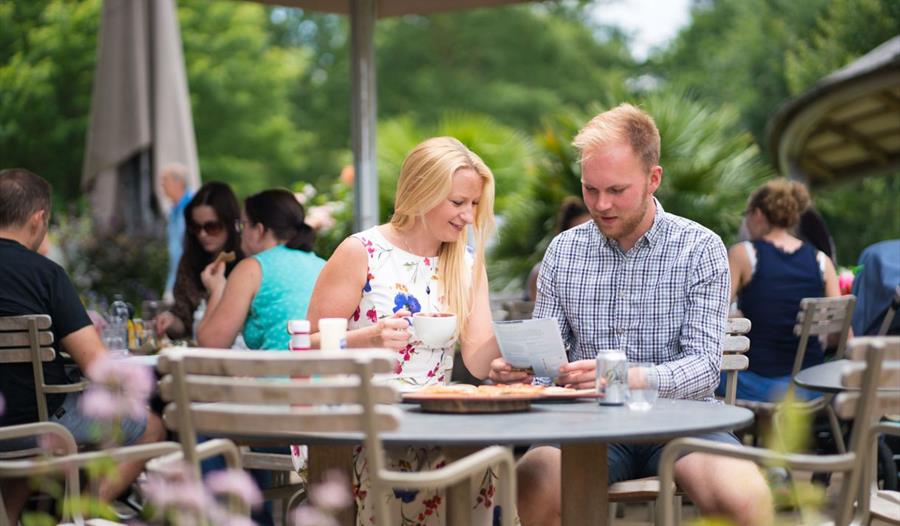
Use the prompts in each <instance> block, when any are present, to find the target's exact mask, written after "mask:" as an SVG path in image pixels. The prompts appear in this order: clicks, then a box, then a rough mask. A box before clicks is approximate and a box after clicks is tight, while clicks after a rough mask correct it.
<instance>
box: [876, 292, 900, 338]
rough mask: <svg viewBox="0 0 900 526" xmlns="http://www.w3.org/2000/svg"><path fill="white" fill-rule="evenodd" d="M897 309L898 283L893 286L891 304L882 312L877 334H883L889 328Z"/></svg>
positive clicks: (899, 295) (899, 299)
mask: <svg viewBox="0 0 900 526" xmlns="http://www.w3.org/2000/svg"><path fill="white" fill-rule="evenodd" d="M897 309H900V285H897V286H896V287H895V288H894V297H893V298H891V304H890V305H889V306H888V310H887V311H885V313H884V319H882V320H881V327H880V328H879V329H878V335H879V336H885V335H886V334H887V333H888V331H890V330H891V324H892V323H893V322H894V316H896V315H897Z"/></svg>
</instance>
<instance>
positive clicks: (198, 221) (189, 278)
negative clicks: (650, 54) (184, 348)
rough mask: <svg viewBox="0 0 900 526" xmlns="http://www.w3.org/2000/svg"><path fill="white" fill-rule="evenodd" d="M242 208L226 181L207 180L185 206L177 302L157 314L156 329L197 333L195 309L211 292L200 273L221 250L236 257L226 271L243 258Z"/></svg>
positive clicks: (173, 334) (172, 334)
mask: <svg viewBox="0 0 900 526" xmlns="http://www.w3.org/2000/svg"><path fill="white" fill-rule="evenodd" d="M240 218H241V209H240V206H239V205H238V201H237V198H236V197H235V196H234V192H232V191H231V187H229V186H228V185H227V184H225V183H220V182H217V181H212V182H209V183H206V184H204V185H203V186H201V187H200V189H199V190H197V193H196V194H194V198H193V199H191V202H190V203H188V205H187V208H185V209H184V219H185V223H186V224H187V234H185V236H184V251H183V253H182V255H181V260H180V261H179V262H178V271H177V273H176V275H175V287H174V289H173V291H172V292H173V295H174V297H175V304H174V305H173V306H172V309H171V310H170V311H166V312H163V313H160V314H159V315H158V316H157V317H156V331H157V333H159V335H160V336H162V335H163V334H166V335H168V336H169V338H172V339H190V338H193V336H194V313H195V312H196V311H197V309H198V307H200V304H201V302H204V301H206V300H207V297H208V294H207V292H206V287H204V286H203V280H202V279H201V277H200V274H201V273H202V272H203V270H204V269H205V268H206V267H207V265H209V264H210V263H212V261H213V260H214V259H215V258H216V257H217V256H218V255H219V254H220V253H222V252H233V253H234V255H235V258H234V260H232V261H231V262H229V263H226V264H225V275H226V276H227V275H229V274H230V273H231V271H232V269H234V267H235V266H236V265H237V264H238V263H239V262H240V261H241V260H242V259H243V258H244V253H243V251H242V250H241V240H240V237H239V234H238V231H237V227H236V225H237V221H239V220H240Z"/></svg>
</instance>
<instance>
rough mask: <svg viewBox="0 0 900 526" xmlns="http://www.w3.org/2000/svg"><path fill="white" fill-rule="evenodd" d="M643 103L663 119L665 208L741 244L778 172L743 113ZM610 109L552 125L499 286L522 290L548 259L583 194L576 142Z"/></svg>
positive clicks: (499, 250)
mask: <svg viewBox="0 0 900 526" xmlns="http://www.w3.org/2000/svg"><path fill="white" fill-rule="evenodd" d="M641 106H642V107H643V108H644V109H645V110H646V111H647V112H648V113H650V115H652V116H653V117H654V119H655V120H656V123H657V126H658V127H659V131H660V136H661V139H662V152H661V159H660V163H661V164H662V166H663V169H664V172H663V180H662V184H661V186H660V188H659V190H658V191H657V193H656V195H657V197H658V198H659V200H660V202H661V203H662V205H663V207H664V208H665V210H666V211H668V212H672V213H674V214H678V215H680V216H684V217H687V218H689V219H693V220H694V221H697V222H698V223H700V224H702V225H704V226H706V227H708V228H710V229H711V230H713V231H714V232H716V233H717V234H719V235H720V236H722V238H723V239H724V241H725V242H726V243H731V242H733V241H734V238H735V235H736V233H737V227H738V224H739V222H740V211H741V210H743V207H744V204H745V201H746V199H747V196H748V195H749V193H750V191H751V190H752V189H753V188H755V187H756V186H757V185H758V184H760V183H761V182H762V180H763V179H764V178H766V177H768V176H770V175H771V170H770V169H769V168H768V166H767V165H766V164H765V162H763V161H762V159H761V157H760V154H759V149H758V148H757V146H756V144H755V143H754V142H753V139H752V137H751V136H750V135H749V134H748V133H747V132H745V131H743V130H742V128H741V127H740V126H739V122H738V114H737V112H736V111H735V110H733V109H729V108H717V107H715V106H712V105H709V104H703V103H698V102H694V101H691V100H690V99H688V98H686V97H684V96H683V95H682V94H680V93H677V92H674V93H658V94H652V95H650V96H648V97H647V98H646V99H645V100H644V101H643V103H642V104H641ZM607 107H608V106H607ZM607 107H602V106H595V107H594V108H593V109H592V110H591V111H590V112H588V113H585V114H581V115H577V114H564V115H561V116H559V117H558V118H557V119H556V120H555V121H551V122H549V123H548V124H547V125H546V126H545V130H544V132H543V133H542V134H541V136H540V137H539V138H538V144H539V146H540V148H541V149H542V150H543V152H544V157H543V159H541V161H540V162H539V164H538V167H539V168H538V173H537V176H536V177H534V178H532V179H530V180H529V181H528V185H527V187H526V188H525V189H524V191H523V192H522V193H520V194H519V195H517V196H516V197H515V199H513V200H512V202H511V204H510V207H509V210H508V212H507V214H506V221H505V224H504V227H503V229H502V230H501V232H500V238H499V241H498V244H497V245H496V247H495V249H494V251H493V252H492V254H491V265H490V267H489V271H490V272H491V278H492V280H494V281H495V283H492V286H496V287H501V288H502V287H512V288H520V287H521V286H522V283H523V282H524V279H525V278H526V277H527V275H528V272H529V271H530V270H531V267H532V266H533V265H534V264H535V263H536V262H538V261H539V260H540V258H541V257H542V255H543V251H544V250H545V249H546V247H547V245H548V244H549V242H550V240H551V239H552V237H553V236H554V235H555V233H556V232H555V225H553V221H554V219H555V214H556V211H557V208H558V206H559V203H560V201H561V200H562V198H563V197H565V196H566V195H580V194H581V184H580V166H579V163H578V155H577V152H575V151H574V149H573V147H572V146H571V140H572V138H573V137H574V136H575V134H576V133H577V131H578V129H579V128H580V127H581V126H582V125H583V124H584V123H586V122H587V121H588V120H589V118H590V116H591V115H593V114H595V113H598V112H600V111H603V110H604V109H607ZM535 248H536V249H537V251H535Z"/></svg>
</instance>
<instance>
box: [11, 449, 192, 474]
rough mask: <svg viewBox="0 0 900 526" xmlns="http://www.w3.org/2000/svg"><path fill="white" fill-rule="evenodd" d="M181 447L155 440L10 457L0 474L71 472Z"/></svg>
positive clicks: (150, 455) (151, 455)
mask: <svg viewBox="0 0 900 526" xmlns="http://www.w3.org/2000/svg"><path fill="white" fill-rule="evenodd" d="M180 447H181V446H180V445H179V444H178V443H177V442H154V443H151V444H137V445H134V446H123V447H117V448H113V449H107V450H101V451H89V452H86V453H76V454H73V455H66V456H62V457H53V458H40V459H27V460H9V461H3V462H0V474H2V476H3V477H4V478H10V477H25V476H31V475H47V474H52V473H60V472H68V471H71V470H72V469H73V468H81V467H83V466H85V465H87V464H90V463H91V462H96V461H98V460H105V459H112V460H114V461H116V462H117V463H120V462H130V461H133V460H146V459H150V458H155V457H160V456H162V455H166V454H169V453H172V452H175V451H178V449H179V448H180Z"/></svg>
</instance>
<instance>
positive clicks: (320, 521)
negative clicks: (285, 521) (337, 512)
mask: <svg viewBox="0 0 900 526" xmlns="http://www.w3.org/2000/svg"><path fill="white" fill-rule="evenodd" d="M292 518H293V520H292V521H291V523H292V524H295V525H296V526H338V522H337V521H336V520H335V519H334V517H332V516H331V515H329V514H327V513H325V512H323V511H322V510H320V509H318V508H315V507H313V506H309V505H306V504H304V505H303V506H300V507H298V508H297V509H296V510H294V513H293V517H292Z"/></svg>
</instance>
